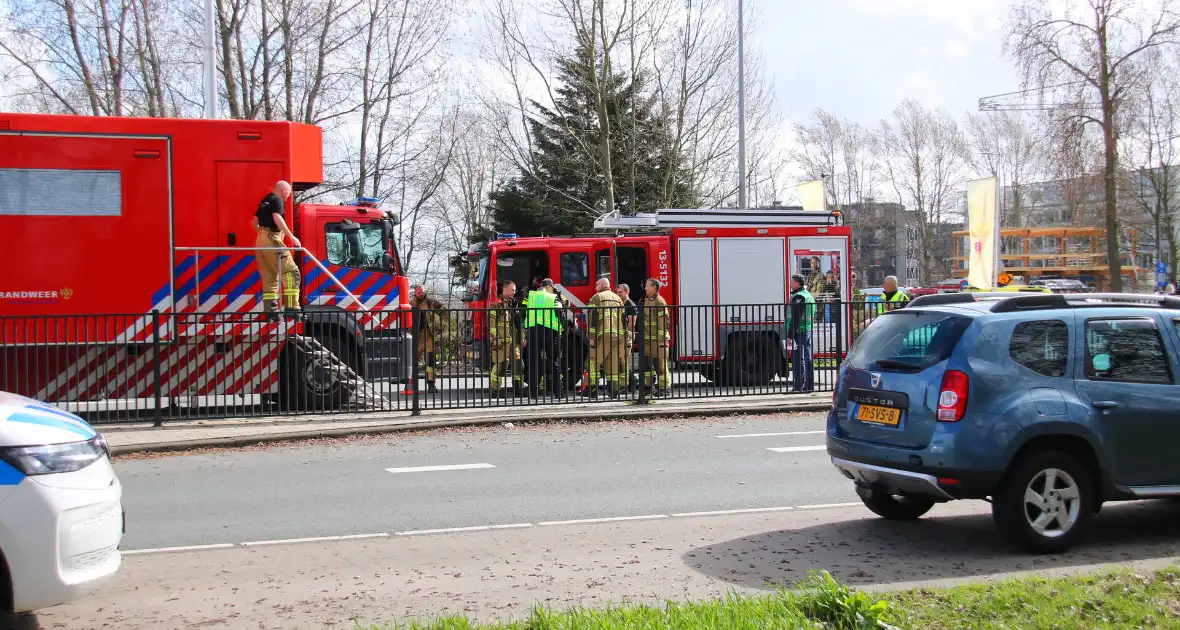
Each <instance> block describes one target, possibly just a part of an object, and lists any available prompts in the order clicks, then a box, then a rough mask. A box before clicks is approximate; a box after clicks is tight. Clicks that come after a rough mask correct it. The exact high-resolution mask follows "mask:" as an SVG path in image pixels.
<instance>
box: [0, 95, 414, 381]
mask: <svg viewBox="0 0 1180 630" xmlns="http://www.w3.org/2000/svg"><path fill="white" fill-rule="evenodd" d="M279 180H286V181H289V182H291V183H292V184H293V186H294V188H295V189H296V190H304V189H308V188H311V187H314V186H316V185H318V184H319V183H321V181H322V180H323V151H322V134H321V130H320V129H319V127H316V126H313V125H302V124H297V123H287V122H268V121H246V120H204V119H183V120H178V119H155V118H116V117H86V116H56V115H28V114H6V113H0V188H4V184H5V183H8V184H14V183H15V184H20V185H21V187H20V188H19V191H18V192H9V193H8V194H7V195H6V194H5V192H4V190H0V234H3V235H4V241H5V247H3V248H0V269H4V273H0V342H2V343H0V345H3V346H5V349H4V352H3V354H2V356H0V367H4V368H5V369H2V370H0V372H3V373H4V377H3V378H0V389H6V390H9V391H16V392H20V393H23V394H27V395H33V396H36V397H39V398H41V399H42V400H91V399H102V398H105V399H111V398H143V397H150V396H153V395H156V394H157V393H159V394H161V395H167V396H176V395H189V396H192V395H206V394H209V395H213V394H217V395H223V394H257V393H265V392H270V391H272V390H273V389H274V387H275V384H276V382H277V380H278V378H279V372H280V370H279V365H278V363H279V361H278V358H279V354H280V352H281V351H282V349H283V346H284V342H285V339H286V335H288V334H290V333H297V332H300V331H301V330H302V329H301V326H300V325H299V324H297V323H291V322H266V321H263V320H262V319H261V318H259V317H257V316H255V315H251V313H252V312H255V311H258V310H260V308H261V293H262V286H261V280H260V276H259V274H258V270H257V263H256V261H255V252H254V250H253V249H252V248H253V246H254V243H255V239H256V235H255V231H254V229H253V227H252V224H251V219H252V218H253V216H254V211H255V209H256V208H257V206H258V203H259V201H260V200H261V199H262V198H263V196H265V195H266V194H267V193H268V192H269V191H270V190H271V189H272V188H273V187H274V184H275V182H277V181H279ZM15 189H17V186H14V185H13V186H9V187H8V190H9V191H12V190H15ZM34 197H35V198H34ZM366 212H368V210H366V211H365V212H361V211H359V210H358V209H357V208H356V207H355V206H309V205H304V206H300V207H299V208H298V209H296V208H293V207H292V205H291V201H290V199H288V201H287V204H286V208H285V220H286V222H287V224H288V225H289V226H291V228H292V230H293V231H295V233H296V234H297V236H299V237H300V239H301V240H303V241H305V246H306V247H308V249H309V251H311V252H312V254H313V256H315V257H317V258H319V259H321V260H324V268H326V269H328V270H329V271H330V272H331V273H332V274H333V275H334V276H336V278H337V280H339V283H337V281H334V280H332V278H331V277H329V276H328V274H325V273H323V270H322V269H321V268H320V267H319V266H318V265H315V264H314V262H312V261H310V260H306V257H303V256H301V255H299V256H297V259H299V258H304V260H303V267H302V269H303V276H304V287H303V292H304V297H305V303H306V304H307V305H309V306H315V307H321V308H340V309H345V310H357V309H359V306H358V305H356V304H353V303H351V300H350V299H349V298H348V297H347V295H346V294H345V293H344V291H342V290H341V289H340V287H339V284H343V285H344V286H345V287H346V288H347V289H348V292H350V293H352V294H353V295H355V296H357V297H358V298H359V299H361V300H362V301H364V302H365V303H366V305H367V306H368V307H369V308H370V309H374V310H378V309H382V308H389V309H396V308H397V307H398V306H399V305H400V303H401V302H402V301H404V299H405V295H406V291H405V285H406V281H405V278H404V277H401V276H400V275H393V274H390V273H379V272H375V271H374V270H369V269H360V268H349V267H343V266H340V265H336V264H332V263H331V262H329V261H328V260H327V258H325V256H326V254H327V252H326V251H325V243H324V239H325V236H324V234H323V233H322V232H321V233H316V232H314V231H308V232H306V233H301V232H300V228H301V227H308V228H312V227H316V226H312V225H308V226H301V223H306V221H302V220H301V216H300V215H302V214H307V215H308V216H311V217H316V216H321V217H335V218H336V219H338V220H343V219H345V218H348V219H352V220H354V221H355V220H357V219H358V217H360V218H363V215H364V214H365V213H366ZM374 212H375V210H374ZM312 223H314V221H312ZM210 248H215V249H210ZM227 248H233V249H227ZM389 250H390V252H389V253H390V254H391V255H392V256H394V257H396V251H394V250H393V246H392V243H390V244H389ZM399 272H400V270H399ZM399 296H400V298H399ZM153 311H156V312H157V313H158V314H159V316H158V317H157V318H156V319H153V315H152V312H153ZM173 313H185V314H192V315H188V316H186V317H185V318H184V319H183V320H180V319H177V320H175V321H174V320H173V319H172V318H170V317H169V315H170V314H173ZM115 314H119V315H121V316H119V317H108V316H110V315H115ZM78 316H82V317H78ZM373 317H374V318H375V319H378V320H380V321H379V322H378V324H377V325H378V326H380V325H386V326H397V325H398V324H399V322H400V319H399V317H400V313H399V312H397V311H396V310H395V311H393V312H388V313H374V314H373ZM365 319H367V320H368V321H366V322H364V323H365V324H366V325H369V324H370V323H371V322H372V319H368V318H365ZM156 324H158V325H159V331H160V337H159V339H160V341H161V344H160V346H161V347H160V348H159V349H158V351H159V353H160V354H159V357H158V361H157V360H156V359H157V357H156V356H155V355H154V354H153V353H154V352H156V351H157V349H156V348H153V347H152V346H151V344H152V343H154V342H153V340H152V331H153V329H154V327H155V325H156ZM83 344H85V345H83ZM157 362H158V363H160V364H161V365H162V370H163V375H162V376H163V383H162V388H161V391H160V392H156V391H155V390H156V388H155V386H154V384H153V383H154V378H153V372H154V370H155V365H156V363H157ZM18 368H19V369H18Z"/></svg>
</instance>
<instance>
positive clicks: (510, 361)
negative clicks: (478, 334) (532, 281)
mask: <svg viewBox="0 0 1180 630" xmlns="http://www.w3.org/2000/svg"><path fill="white" fill-rule="evenodd" d="M496 284H497V291H496V297H497V300H496V302H494V303H493V304H492V307H491V309H489V310H488V337H489V340H490V341H491V350H492V357H491V358H492V361H491V363H492V370H491V373H490V374H489V376H488V382H489V384H490V387H489V392H488V393H489V394H490V395H491V396H493V397H499V396H500V382H501V379H503V378H504V377H508V378H511V379H512V393H513V395H515V396H521V395H523V394H524V389H523V387H522V380H523V378H524V362H522V361H521V360H520V343H519V331H518V329H517V326H516V307H515V306H514V305H513V303H512V299H513V297H514V296H515V295H516V283H514V282H513V281H511V280H500V281H499V282H497V283H496Z"/></svg>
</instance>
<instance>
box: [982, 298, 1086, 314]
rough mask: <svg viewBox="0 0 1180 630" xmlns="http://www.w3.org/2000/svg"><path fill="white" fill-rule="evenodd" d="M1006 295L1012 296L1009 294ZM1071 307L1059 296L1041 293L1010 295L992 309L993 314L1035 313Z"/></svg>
mask: <svg viewBox="0 0 1180 630" xmlns="http://www.w3.org/2000/svg"><path fill="white" fill-rule="evenodd" d="M1007 295H1012V294H1011V293H1009V294H1007ZM1070 306H1071V305H1070V303H1069V302H1067V301H1066V300H1065V298H1064V297H1063V296H1061V295H1057V294H1053V293H1041V294H1036V295H1020V294H1019V293H1017V294H1016V295H1012V297H1010V298H1008V299H1006V300H1000V301H999V302H998V303H996V305H995V306H993V307H992V312H993V313H1018V312H1020V311H1035V310H1040V309H1048V308H1069V307H1070Z"/></svg>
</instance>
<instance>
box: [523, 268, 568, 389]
mask: <svg viewBox="0 0 1180 630" xmlns="http://www.w3.org/2000/svg"><path fill="white" fill-rule="evenodd" d="M558 308H559V306H558V301H557V289H556V288H555V287H554V286H553V281H552V280H550V279H549V278H545V279H544V280H543V281H542V282H541V287H540V288H535V289H533V290H532V291H529V294H528V297H527V298H526V301H525V317H524V333H525V350H527V351H528V357H529V359H528V364H527V365H525V369H526V370H527V371H528V384H529V398H537V396H538V395H539V390H540V388H541V378H542V377H544V378H545V381H546V382H545V385H546V387H547V388H548V389H549V390H550V392H552V393H553V394H554V395H557V394H559V393H560V392H561V364H560V362H559V356H558V354H557V341H558V338H559V337H560V336H561V328H562V326H561V319H560V318H559V317H558V312H557V311H558Z"/></svg>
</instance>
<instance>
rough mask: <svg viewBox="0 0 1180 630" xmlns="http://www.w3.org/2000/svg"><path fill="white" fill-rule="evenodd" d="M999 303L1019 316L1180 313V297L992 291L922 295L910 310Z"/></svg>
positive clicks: (998, 310)
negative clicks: (1096, 310)
mask: <svg viewBox="0 0 1180 630" xmlns="http://www.w3.org/2000/svg"><path fill="white" fill-rule="evenodd" d="M985 301H986V302H997V304H996V305H995V306H993V307H992V309H991V312H993V313H1016V312H1019V311H1030V310H1039V309H1050V308H1086V307H1099V306H1142V307H1148V308H1150V307H1155V308H1166V309H1169V310H1180V297H1176V296H1172V295H1149V294H1143V293H1066V294H1061V293H1039V292H1038V293H1031V294H1030V293H1023V292H1010V291H990V292H984V291H980V292H974V293H942V294H938V295H923V296H921V297H918V298H914V299H913V300H911V301H910V306H939V305H949V304H965V303H968V302H985Z"/></svg>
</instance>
